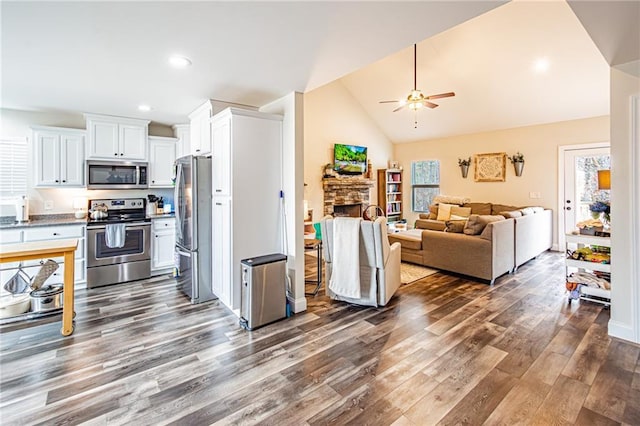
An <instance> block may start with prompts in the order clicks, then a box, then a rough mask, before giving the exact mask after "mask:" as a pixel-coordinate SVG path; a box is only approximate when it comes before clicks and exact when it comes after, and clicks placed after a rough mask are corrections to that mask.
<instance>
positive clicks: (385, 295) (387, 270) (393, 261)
mask: <svg viewBox="0 0 640 426" xmlns="http://www.w3.org/2000/svg"><path fill="white" fill-rule="evenodd" d="M400 251H401V246H400V243H393V244H391V250H389V256H388V257H387V259H386V261H385V263H384V279H382V277H381V279H380V282H379V286H380V287H379V289H378V305H380V306H384V305H386V304H387V302H389V299H391V296H393V294H394V293H395V292H396V290H398V288H399V287H400V285H401V284H402V282H401V280H400V260H401V259H400Z"/></svg>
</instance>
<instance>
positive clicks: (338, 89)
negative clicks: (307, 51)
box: [304, 81, 393, 222]
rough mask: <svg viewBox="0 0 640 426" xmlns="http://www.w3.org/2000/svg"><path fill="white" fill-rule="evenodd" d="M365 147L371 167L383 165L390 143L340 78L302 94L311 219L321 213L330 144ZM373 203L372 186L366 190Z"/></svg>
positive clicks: (389, 150)
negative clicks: (323, 178)
mask: <svg viewBox="0 0 640 426" xmlns="http://www.w3.org/2000/svg"><path fill="white" fill-rule="evenodd" d="M336 142H339V143H347V144H353V145H360V146H366V147H367V148H368V150H367V155H368V159H369V160H370V161H371V164H372V168H373V169H374V173H373V175H372V176H373V177H374V178H375V176H376V173H375V170H376V169H378V168H386V166H387V162H388V160H389V159H391V156H392V152H393V145H392V144H391V142H390V141H389V139H387V137H386V136H385V135H384V134H383V133H382V131H381V130H380V129H379V128H378V127H377V125H376V124H375V123H374V122H373V121H372V120H371V118H370V117H369V115H367V113H365V112H364V110H363V109H362V107H361V106H360V104H359V103H358V102H356V100H355V99H354V98H353V97H352V96H351V94H350V93H349V92H348V91H347V90H346V89H345V87H344V86H343V84H342V83H341V82H340V81H335V82H333V83H330V84H327V85H326V86H323V87H320V88H318V89H316V90H313V91H311V92H309V93H306V94H305V95H304V181H305V183H306V184H307V187H306V188H305V190H304V199H305V200H307V201H308V202H309V208H312V209H313V220H314V221H316V222H317V221H319V220H320V219H322V215H323V202H324V200H323V198H324V192H323V190H322V174H323V169H324V165H325V164H327V163H330V162H333V144H334V143H336ZM370 197H371V203H372V204H375V203H376V202H377V195H376V189H375V188H373V189H372V190H371V192H370Z"/></svg>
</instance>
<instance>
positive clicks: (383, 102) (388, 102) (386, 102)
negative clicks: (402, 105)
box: [379, 101, 400, 104]
mask: <svg viewBox="0 0 640 426" xmlns="http://www.w3.org/2000/svg"><path fill="white" fill-rule="evenodd" d="M394 102H395V103H398V102H400V101H380V102H379V103H381V104H390V103H394Z"/></svg>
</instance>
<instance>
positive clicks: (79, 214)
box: [73, 197, 89, 219]
mask: <svg viewBox="0 0 640 426" xmlns="http://www.w3.org/2000/svg"><path fill="white" fill-rule="evenodd" d="M88 202H89V200H87V199H86V198H84V197H78V198H74V199H73V208H74V209H76V213H75V215H76V219H84V218H85V217H86V216H87V203H88Z"/></svg>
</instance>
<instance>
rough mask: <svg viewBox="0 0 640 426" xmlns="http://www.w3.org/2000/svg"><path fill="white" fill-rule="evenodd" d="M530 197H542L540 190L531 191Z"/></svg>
mask: <svg viewBox="0 0 640 426" xmlns="http://www.w3.org/2000/svg"><path fill="white" fill-rule="evenodd" d="M529 198H540V193H539V192H529Z"/></svg>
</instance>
